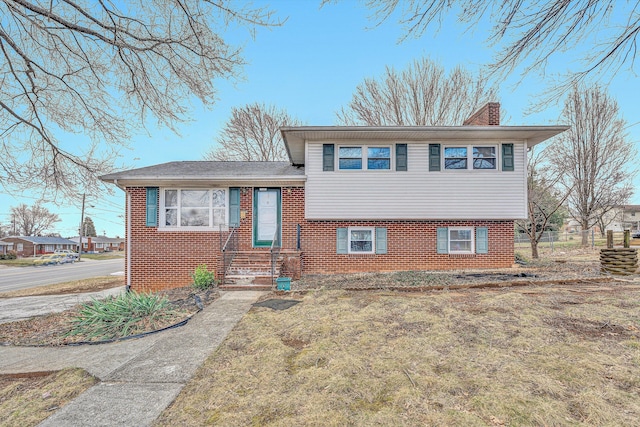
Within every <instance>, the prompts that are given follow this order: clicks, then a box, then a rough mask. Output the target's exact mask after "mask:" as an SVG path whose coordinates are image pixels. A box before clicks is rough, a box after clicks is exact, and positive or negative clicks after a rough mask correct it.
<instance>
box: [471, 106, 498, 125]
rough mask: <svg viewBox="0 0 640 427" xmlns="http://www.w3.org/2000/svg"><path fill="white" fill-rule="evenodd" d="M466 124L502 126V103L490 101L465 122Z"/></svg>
mask: <svg viewBox="0 0 640 427" xmlns="http://www.w3.org/2000/svg"><path fill="white" fill-rule="evenodd" d="M463 125H464V126H500V103H499V102H488V103H487V104H485V105H484V106H483V107H482V108H480V109H479V110H478V111H476V112H475V113H473V114H472V115H471V117H469V118H468V119H467V120H465V121H464V123H463Z"/></svg>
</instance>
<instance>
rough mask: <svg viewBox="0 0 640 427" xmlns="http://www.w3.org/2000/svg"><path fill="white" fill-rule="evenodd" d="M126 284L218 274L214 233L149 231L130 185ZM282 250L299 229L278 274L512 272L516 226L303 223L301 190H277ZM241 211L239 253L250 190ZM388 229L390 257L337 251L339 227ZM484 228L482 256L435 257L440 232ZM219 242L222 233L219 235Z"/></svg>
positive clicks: (142, 196)
mask: <svg viewBox="0 0 640 427" xmlns="http://www.w3.org/2000/svg"><path fill="white" fill-rule="evenodd" d="M127 191H128V192H129V193H130V194H131V203H132V206H131V208H132V209H131V221H132V222H131V237H132V248H131V269H132V272H131V287H132V289H133V290H135V291H138V292H143V291H156V290H160V289H166V288H174V287H181V286H188V285H190V284H191V282H192V280H191V276H190V275H191V273H192V272H193V270H194V269H195V268H196V267H197V266H198V265H199V264H206V265H207V266H208V267H209V269H213V268H215V270H216V273H217V274H218V276H220V273H221V270H222V259H221V252H220V240H221V236H220V233H219V232H217V231H158V228H157V227H147V226H146V190H145V188H144V187H131V188H128V189H127ZM281 196H282V247H283V250H289V251H293V252H295V249H296V243H297V242H296V240H297V236H296V234H297V231H296V226H297V225H300V228H301V243H302V248H301V249H302V253H301V257H297V255H291V254H287V255H286V260H287V262H286V265H285V266H284V271H283V273H286V274H287V275H291V276H293V277H296V276H298V275H299V273H302V274H303V275H313V274H334V273H355V272H365V271H401V270H447V269H464V268H500V267H510V266H511V265H512V264H513V259H514V245H513V241H514V240H513V239H514V234H513V233H514V228H513V225H514V224H513V221H510V220H503V221H415V220H412V221H317V220H313V221H307V220H305V218H304V200H305V190H304V187H282V189H281ZM240 209H241V211H243V212H244V218H242V219H241V223H240V227H239V229H238V233H239V249H240V250H243V251H263V252H264V251H269V248H253V247H252V236H253V227H252V224H253V215H252V212H253V188H251V187H243V188H241V190H240ZM353 226H358V227H386V228H387V242H388V244H387V254H384V255H368V254H367V255H362V254H344V255H342V254H340V255H339V254H337V253H336V229H337V228H339V227H353ZM460 226H469V227H487V228H488V230H489V251H488V253H487V254H473V255H448V254H437V253H436V229H437V228H438V227H460ZM222 237H224V236H222Z"/></svg>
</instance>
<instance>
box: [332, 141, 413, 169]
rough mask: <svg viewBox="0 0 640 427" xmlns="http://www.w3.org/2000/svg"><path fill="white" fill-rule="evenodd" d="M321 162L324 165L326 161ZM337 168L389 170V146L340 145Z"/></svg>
mask: <svg viewBox="0 0 640 427" xmlns="http://www.w3.org/2000/svg"><path fill="white" fill-rule="evenodd" d="M323 156H324V155H323ZM405 157H406V156H405ZM323 163H324V164H325V166H326V164H327V161H325V160H323ZM338 169H340V170H363V169H365V170H391V147H367V146H360V147H340V148H338ZM324 170H327V168H324Z"/></svg>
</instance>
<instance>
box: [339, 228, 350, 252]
mask: <svg viewBox="0 0 640 427" xmlns="http://www.w3.org/2000/svg"><path fill="white" fill-rule="evenodd" d="M347 233H348V230H347V229H346V228H338V229H337V232H336V236H337V237H336V253H338V254H346V253H348V252H349V238H348V236H347Z"/></svg>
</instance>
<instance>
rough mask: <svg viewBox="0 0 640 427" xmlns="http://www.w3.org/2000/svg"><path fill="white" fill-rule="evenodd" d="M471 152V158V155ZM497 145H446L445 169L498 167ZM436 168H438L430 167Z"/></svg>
mask: <svg viewBox="0 0 640 427" xmlns="http://www.w3.org/2000/svg"><path fill="white" fill-rule="evenodd" d="M470 154H471V158H470V157H469V155H470ZM497 158H498V157H497V155H496V147H495V146H469V147H445V148H444V168H445V169H459V170H465V169H470V167H471V168H472V169H496V165H497V162H496V159H497ZM430 170H436V169H430Z"/></svg>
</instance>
